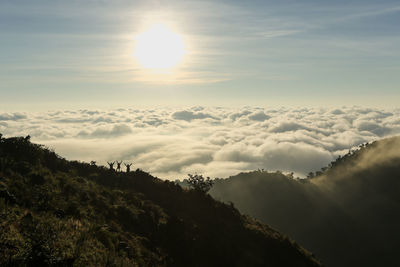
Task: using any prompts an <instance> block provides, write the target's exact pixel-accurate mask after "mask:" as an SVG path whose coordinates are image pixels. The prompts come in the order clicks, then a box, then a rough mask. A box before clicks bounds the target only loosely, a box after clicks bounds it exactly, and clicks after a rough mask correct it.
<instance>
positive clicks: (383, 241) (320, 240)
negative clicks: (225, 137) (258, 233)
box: [210, 137, 400, 266]
mask: <svg viewBox="0 0 400 267" xmlns="http://www.w3.org/2000/svg"><path fill="white" fill-rule="evenodd" d="M323 170H324V171H323V172H318V173H319V175H318V176H317V177H315V178H312V179H306V180H297V179H292V178H290V177H288V176H286V175H283V174H282V173H279V172H277V173H268V172H258V171H257V172H251V173H242V174H239V175H237V176H233V177H230V178H229V179H224V180H223V179H218V180H216V182H215V185H214V187H213V188H212V189H211V191H210V194H211V195H212V196H214V197H215V198H216V199H220V200H222V201H226V202H228V201H232V202H233V203H234V204H235V206H236V207H237V208H238V209H239V210H240V211H241V212H243V213H246V214H250V215H251V216H254V217H256V218H258V219H260V220H261V221H263V222H264V223H267V224H269V225H271V226H272V227H274V228H276V229H278V230H279V231H282V232H285V233H286V234H288V235H289V236H290V237H292V238H294V239H295V240H297V241H298V242H299V243H300V244H301V245H303V246H304V247H305V248H307V249H310V250H312V251H313V252H315V254H316V255H317V257H319V258H320V259H321V260H322V262H323V263H324V264H326V265H327V266H398V260H397V251H396V248H397V243H398V240H400V232H399V231H398V225H400V194H399V193H400V138H399V137H394V138H389V139H385V140H381V141H378V142H374V143H372V144H369V145H362V146H361V147H360V149H359V150H357V151H351V152H349V154H347V155H345V156H344V157H340V158H339V159H338V160H337V161H335V162H332V164H330V166H329V167H327V168H323Z"/></svg>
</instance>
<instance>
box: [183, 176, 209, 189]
mask: <svg viewBox="0 0 400 267" xmlns="http://www.w3.org/2000/svg"><path fill="white" fill-rule="evenodd" d="M188 176H189V178H188V179H187V182H188V184H189V186H190V187H191V188H193V189H194V190H196V191H199V192H203V193H207V192H208V191H209V190H210V189H211V187H212V186H213V184H214V182H213V181H212V180H211V179H210V177H207V179H204V177H203V175H198V174H195V175H193V174H188Z"/></svg>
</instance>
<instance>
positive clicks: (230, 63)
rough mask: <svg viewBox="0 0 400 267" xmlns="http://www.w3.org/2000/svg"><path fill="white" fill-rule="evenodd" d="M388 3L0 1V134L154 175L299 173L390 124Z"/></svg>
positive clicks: (393, 72) (393, 25) (392, 38)
mask: <svg viewBox="0 0 400 267" xmlns="http://www.w3.org/2000/svg"><path fill="white" fill-rule="evenodd" d="M399 13H400V5H399V4H398V3H397V2H396V1H393V0H385V1H372V0H368V1H361V0H354V1H351V2H348V1H334V2H321V1H319V2H316V1H313V0H304V1H301V2H299V1H291V0H289V1H284V2H275V1H250V2H245V3H243V2H240V1H225V0H219V1H179V0H175V1H127V0H116V1H112V2H108V1H83V0H74V1H68V2H65V1H50V0H40V1H35V2H32V1H28V0H18V1H8V0H6V1H1V2H0V22H1V23H0V34H1V35H2V39H1V40H0V51H1V52H0V80H1V83H0V93H1V98H0V132H1V133H3V134H4V135H5V136H10V135H11V136H12V135H22V134H24V135H30V136H32V140H33V141H35V142H39V143H43V144H45V145H48V146H50V147H51V148H52V149H55V150H56V151H57V153H59V154H60V155H62V156H65V157H67V158H68V159H75V160H83V161H90V160H96V161H98V162H101V163H102V164H105V161H106V160H108V159H111V158H112V157H117V158H116V159H119V160H125V159H126V160H128V161H135V160H138V163H139V165H140V166H139V167H142V168H144V169H145V170H148V171H150V172H152V173H154V174H155V175H159V176H161V177H163V178H171V177H174V176H179V177H177V178H181V176H182V175H186V174H185V173H187V172H192V173H193V172H198V173H202V174H204V175H209V176H212V177H216V176H229V175H233V174H235V172H240V171H248V170H254V169H258V168H259V169H262V168H264V169H272V170H276V169H281V170H282V171H287V172H291V171H294V172H295V173H296V174H298V175H299V176H304V175H305V174H306V173H307V171H314V170H316V169H317V168H318V169H319V168H321V167H323V166H325V165H326V164H328V163H329V162H330V161H331V160H333V159H334V158H335V157H336V156H338V155H339V154H340V153H344V151H345V150H346V149H350V148H352V147H355V146H357V145H359V144H360V143H361V142H369V141H373V140H376V139H380V138H384V137H387V136H392V135H397V134H400V106H399V103H400V90H399V84H400V76H399V75H398V73H400V64H399V62H400V50H399V49H398V47H400V38H399V36H400V34H399V33H400V29H399V28H398V27H397V25H399V23H400V19H399V18H400V17H399V16H398V15H399ZM91 111H92V113H91ZM87 112H89V113H87ZM179 112H181V113H179ZM182 112H183V113H182ZM235 112H236V113H238V114H241V115H237V116H236V115H233V114H234V113H235ZM54 114H56V115H54ZM57 114H58V115H57ZM113 114H114V115H113ZM176 114H180V115H176ZM57 116H58V117H57ZM118 116H120V117H118ZM188 116H189V117H188ZM190 116H192V117H190ZM230 116H233V117H230ZM235 116H236V117H235ZM282 125H283V126H282ZM279 127H282V128H280V130H276V129H275V128H279ZM274 129H275V130H274ZM85 134H86V135H85ZM218 134H219V135H220V136H216V135H218ZM214 139H215V140H214ZM217 139H218V142H217V141H216V140H217ZM135 142H144V143H145V144H147V145H148V146H149V148H146V149H147V150H146V149H144V148H143V149H144V150H146V152H143V153H142V154H140V153H139V152H137V153H139V154H135V153H136V152H135V151H136V150H137V149H138V145H135V144H134V143H135ZM213 142H216V143H213ZM113 143H114V144H117V145H113ZM98 144H103V145H104V147H103V148H99V147H98ZM282 144H285V145H282ZM338 144H339V145H338ZM269 145H270V146H269ZM285 146H286V147H285ZM82 147H84V148H85V149H82ZM150 148H152V149H150ZM149 149H150V150H149ZM129 150H132V151H134V152H135V153H133V152H132V151H131V152H132V153H133V154H129V153H128V152H127V151H129ZM185 150H187V151H185ZM153 152H154V153H159V154H158V155H156V156H154V158H152V157H151V156H150V155H151V153H153ZM301 153H304V154H306V155H308V156H306V157H304V158H303V157H300V158H301V160H300V161H299V162H301V163H296V158H295V156H296V155H300V154H301ZM313 153H314V154H313ZM291 154H292V157H290V155H291ZM271 155H272V157H278V155H279V157H280V159H281V160H276V161H274V160H271V158H270V157H271ZM285 158H287V163H286V164H283V163H282V159H285ZM169 160H170V161H171V162H169ZM152 164H153V165H152ZM313 168H314V169H313ZM228 170H229V171H228Z"/></svg>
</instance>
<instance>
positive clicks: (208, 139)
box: [0, 107, 400, 180]
mask: <svg viewBox="0 0 400 267" xmlns="http://www.w3.org/2000/svg"><path fill="white" fill-rule="evenodd" d="M0 133H2V134H3V135H4V136H6V137H11V136H25V135H30V136H31V137H32V141H33V142H37V143H41V144H44V145H46V146H47V147H49V148H52V149H54V150H55V151H56V152H57V153H58V154H60V155H61V156H62V157H65V158H67V159H74V160H80V161H86V162H90V161H91V160H94V161H97V163H98V164H100V165H104V164H106V161H113V160H124V161H126V162H133V163H134V166H133V167H134V168H141V169H143V170H145V171H149V172H150V173H152V174H153V175H157V176H158V177H160V178H167V179H173V180H174V179H182V178H185V176H186V175H187V173H195V172H197V173H199V174H204V175H206V176H211V177H221V178H222V177H228V176H229V175H234V174H237V173H239V172H241V171H248V170H255V169H258V168H259V169H265V170H271V171H274V170H281V171H284V172H291V171H293V172H295V174H296V175H298V176H305V175H306V174H307V173H308V172H310V171H315V170H319V169H320V168H321V167H323V166H326V165H327V164H328V163H329V162H330V161H332V160H334V159H335V158H336V157H337V156H338V155H341V154H345V153H347V151H348V150H349V149H350V148H352V147H355V146H358V145H359V144H361V143H364V142H369V141H373V140H376V139H380V138H383V137H387V136H393V135H397V134H400V109H396V110H381V109H371V108H360V107H343V108H339V109H328V108H300V109H299V108H274V109H272V108H271V109H269V108H253V107H244V108H220V107H214V108H205V107H191V108H157V109H134V108H129V109H125V108H124V109H122V108H121V109H113V110H63V111H61V110H60V111H52V112H38V113H23V112H21V113H18V112H17V113H0Z"/></svg>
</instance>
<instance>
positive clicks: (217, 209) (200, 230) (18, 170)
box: [0, 135, 319, 266]
mask: <svg viewBox="0 0 400 267" xmlns="http://www.w3.org/2000/svg"><path fill="white" fill-rule="evenodd" d="M206 182H207V180H206ZM201 188H203V187H201ZM200 191H201V192H200ZM200 191H199V190H185V189H182V188H181V187H180V186H179V185H176V184H175V183H172V182H169V181H163V180H160V179H158V178H155V177H153V176H151V175H150V174H148V173H146V172H143V171H141V170H136V171H131V172H129V173H117V172H113V171H110V170H108V169H106V168H105V167H99V166H96V164H95V163H94V162H92V163H91V164H89V163H83V162H77V161H67V160H65V159H64V158H62V157H60V156H58V155H57V154H56V153H55V152H54V151H51V150H49V149H46V148H44V147H43V146H41V145H37V144H33V143H31V142H30V138H29V136H28V137H13V138H3V137H2V136H1V135H0V265H1V266H50V265H57V266H319V262H318V261H317V260H316V259H315V258H314V257H313V256H312V255H311V254H310V253H309V252H307V251H306V250H304V249H303V248H301V247H300V246H299V245H297V244H296V243H295V242H294V241H292V240H290V239H288V238H287V237H285V236H283V235H281V234H279V233H278V232H277V231H275V230H273V229H271V228H270V227H268V226H266V225H264V224H261V223H260V222H258V221H256V220H254V219H252V218H250V217H248V216H243V215H241V214H240V213H239V212H238V210H236V209H235V208H234V207H233V206H232V205H229V204H224V203H222V202H219V201H216V200H214V199H213V198H212V197H211V196H210V195H208V194H205V192H206V191H205V190H204V188H203V189H202V190H200Z"/></svg>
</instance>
